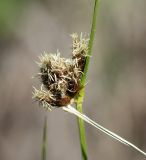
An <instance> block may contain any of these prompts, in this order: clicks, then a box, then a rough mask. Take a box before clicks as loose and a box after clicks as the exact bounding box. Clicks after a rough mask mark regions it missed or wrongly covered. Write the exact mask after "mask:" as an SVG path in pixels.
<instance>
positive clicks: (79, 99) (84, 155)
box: [76, 0, 99, 160]
mask: <svg viewBox="0 0 146 160" xmlns="http://www.w3.org/2000/svg"><path fill="white" fill-rule="evenodd" d="M98 6H99V0H95V4H94V11H93V17H92V27H91V33H90V40H89V44H88V56H87V58H86V63H85V67H84V74H83V77H82V80H81V86H85V83H86V77H87V71H88V67H89V62H90V56H91V53H92V47H93V41H94V36H95V31H96V17H97V10H98ZM84 92H85V89H84V88H83V89H82V90H81V91H80V93H79V96H78V97H77V105H76V108H77V110H78V111H79V112H81V113H82V104H83V99H84ZM78 126H79V135H80V145H81V152H82V160H88V156H87V144H86V135H85V127H84V121H83V120H82V119H80V118H78Z"/></svg>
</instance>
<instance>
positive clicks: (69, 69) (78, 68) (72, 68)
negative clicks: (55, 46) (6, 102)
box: [33, 34, 88, 108]
mask: <svg viewBox="0 0 146 160" xmlns="http://www.w3.org/2000/svg"><path fill="white" fill-rule="evenodd" d="M72 39H73V44H72V58H71V59H66V58H61V57H60V53H59V52H58V51H57V54H47V53H44V54H42V55H41V56H40V57H39V59H40V62H39V63H38V65H39V67H40V73H39V74H38V75H39V76H40V78H41V82H42V85H43V86H44V89H43V87H41V90H37V89H35V88H34V94H33V97H34V98H35V99H36V100H38V101H39V102H40V103H41V104H42V105H43V106H44V107H45V108H46V106H48V108H52V107H62V106H67V105H68V104H70V103H71V102H72V101H73V100H74V98H75V96H76V95H77V94H78V93H79V90H80V89H81V86H80V81H81V76H82V73H83V70H84V65H85V59H86V56H87V51H88V39H86V38H83V37H82V34H81V36H80V37H79V36H78V35H77V34H72Z"/></svg>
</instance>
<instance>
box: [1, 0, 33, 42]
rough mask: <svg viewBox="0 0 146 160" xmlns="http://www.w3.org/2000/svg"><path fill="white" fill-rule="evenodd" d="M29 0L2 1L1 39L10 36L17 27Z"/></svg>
mask: <svg viewBox="0 0 146 160" xmlns="http://www.w3.org/2000/svg"><path fill="white" fill-rule="evenodd" d="M30 2H31V0H30V1H28V0H1V1H0V39H3V38H8V36H9V35H10V34H12V33H13V31H14V30H16V29H17V27H18V25H19V22H20V21H23V19H22V15H23V11H24V9H25V7H27V4H28V3H30Z"/></svg>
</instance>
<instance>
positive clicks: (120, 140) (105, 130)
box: [63, 106, 146, 156]
mask: <svg viewBox="0 0 146 160" xmlns="http://www.w3.org/2000/svg"><path fill="white" fill-rule="evenodd" d="M63 110H65V111H67V112H70V113H72V114H74V115H76V116H77V117H79V118H81V119H82V120H84V121H85V122H87V123H89V124H90V125H92V126H94V127H95V128H97V129H98V130H100V131H101V132H103V133H105V134H107V135H108V136H110V137H112V138H113V139H115V140H117V141H119V142H121V143H123V144H124V145H127V146H129V147H131V148H133V149H134V150H136V151H138V152H140V153H141V154H143V155H144V156H146V152H144V151H142V150H141V149H140V148H138V147H137V146H135V145H134V144H132V143H131V142H129V141H127V140H125V139H124V138H122V137H120V136H119V135H117V134H115V133H114V132H112V131H110V130H108V129H106V128H104V127H103V126H101V125H99V124H98V123H96V122H94V121H93V120H92V119H90V118H89V117H87V116H86V115H84V114H82V113H80V112H79V111H77V110H76V109H75V108H73V107H72V106H67V107H64V108H63Z"/></svg>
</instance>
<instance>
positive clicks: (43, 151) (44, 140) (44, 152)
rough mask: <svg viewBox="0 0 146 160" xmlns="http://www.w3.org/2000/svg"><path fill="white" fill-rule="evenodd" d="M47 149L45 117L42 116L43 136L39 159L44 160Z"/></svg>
mask: <svg viewBox="0 0 146 160" xmlns="http://www.w3.org/2000/svg"><path fill="white" fill-rule="evenodd" d="M46 150H47V117H45V118H44V128H43V138H42V153H41V154H42V155H41V159H42V160H46V153H47V152H46Z"/></svg>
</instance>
